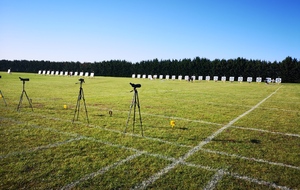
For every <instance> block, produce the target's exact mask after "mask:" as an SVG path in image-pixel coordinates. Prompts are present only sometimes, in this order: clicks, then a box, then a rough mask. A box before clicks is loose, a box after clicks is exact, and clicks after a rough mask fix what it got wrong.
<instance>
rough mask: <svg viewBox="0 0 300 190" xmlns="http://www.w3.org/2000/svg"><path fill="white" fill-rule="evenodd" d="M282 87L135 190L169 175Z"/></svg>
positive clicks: (144, 187)
mask: <svg viewBox="0 0 300 190" xmlns="http://www.w3.org/2000/svg"><path fill="white" fill-rule="evenodd" d="M280 88H281V87H279V88H277V90H276V91H275V92H273V93H271V94H270V95H269V96H268V97H266V98H264V99H263V100H262V101H260V102H259V103H258V104H256V105H255V106H253V107H252V108H251V109H250V110H248V111H246V112H245V113H243V114H241V115H239V116H238V117H237V118H235V119H233V120H232V121H230V122H229V123H228V124H227V125H225V126H223V127H222V128H220V129H219V130H217V131H216V132H215V133H213V134H212V135H211V136H209V137H207V138H206V139H205V140H203V141H201V142H200V143H199V144H198V145H197V146H195V147H193V148H192V149H190V150H189V151H188V152H187V153H186V154H185V155H183V156H182V157H180V158H179V159H178V160H176V161H175V162H173V163H171V164H170V165H168V166H167V167H165V168H163V169H162V170H161V171H159V172H158V173H156V174H154V175H152V176H151V177H150V178H148V179H146V180H145V181H143V182H141V183H140V184H138V185H137V186H135V187H134V189H146V188H147V187H148V186H149V185H150V184H153V183H154V182H155V181H156V180H157V179H159V178H160V177H161V176H163V175H164V174H166V173H168V172H169V171H170V170H172V169H173V168H175V167H176V166H177V165H178V164H179V163H180V162H182V161H185V160H186V159H187V158H189V157H190V156H192V155H193V154H194V153H196V152H197V151H198V150H200V149H201V148H202V147H203V146H204V145H206V144H208V143H209V142H210V141H212V139H214V138H215V137H216V136H217V135H219V134H220V133H222V132H223V131H224V130H225V129H227V128H228V127H230V126H232V125H233V124H234V123H235V122H236V121H238V120H239V119H241V118H242V117H244V116H245V115H247V114H249V113H250V112H252V111H253V110H255V109H256V108H257V107H258V106H260V105H261V104H262V103H264V102H265V101H266V100H267V99H269V98H270V97H271V96H272V95H274V94H275V93H276V92H277V91H278V90H279V89H280Z"/></svg>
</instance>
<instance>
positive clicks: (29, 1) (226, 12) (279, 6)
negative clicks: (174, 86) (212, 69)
mask: <svg viewBox="0 0 300 190" xmlns="http://www.w3.org/2000/svg"><path fill="white" fill-rule="evenodd" d="M299 10H300V1H298V0H181V1H179V0H0V59H8V60H20V59H27V60H49V61H80V62H94V61H104V60H116V59H118V60H127V61H131V62H140V61H142V60H152V59H155V58H157V59H159V60H161V59H171V60H172V59H184V58H191V59H193V58H195V57H197V56H198V57H200V58H208V59H210V60H214V59H231V58H233V59H234V58H237V57H244V58H246V59H259V60H266V61H271V62H273V61H282V60H283V59H285V58H286V57H287V56H291V57H293V58H297V59H298V60H299V59H300V11H299Z"/></svg>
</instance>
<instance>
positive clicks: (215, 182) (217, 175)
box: [204, 169, 225, 190]
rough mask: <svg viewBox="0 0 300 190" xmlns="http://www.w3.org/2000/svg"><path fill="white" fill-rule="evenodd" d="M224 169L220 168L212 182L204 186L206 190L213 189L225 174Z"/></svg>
mask: <svg viewBox="0 0 300 190" xmlns="http://www.w3.org/2000/svg"><path fill="white" fill-rule="evenodd" d="M224 174H225V173H224V171H223V170H222V169H221V170H218V171H217V172H216V173H215V175H214V176H213V177H212V179H211V180H210V182H208V183H207V185H206V186H205V187H204V190H213V189H214V188H215V187H216V185H217V184H218V182H219V181H221V179H222V178H223V176H224Z"/></svg>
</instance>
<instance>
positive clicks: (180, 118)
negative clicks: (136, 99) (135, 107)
mask: <svg viewBox="0 0 300 190" xmlns="http://www.w3.org/2000/svg"><path fill="white" fill-rule="evenodd" d="M142 115H149V116H154V117H161V118H166V119H177V120H183V121H191V122H196V123H204V124H209V125H217V126H223V124H219V123H213V122H209V121H203V120H196V119H187V118H182V117H172V116H165V115H157V114H150V113H143V114H142Z"/></svg>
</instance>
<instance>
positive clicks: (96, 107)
mask: <svg viewBox="0 0 300 190" xmlns="http://www.w3.org/2000/svg"><path fill="white" fill-rule="evenodd" d="M0 75H2V78H1V79H0V90H1V91H2V93H3V95H4V97H5V99H6V102H7V104H8V106H5V105H4V102H3V100H2V99H3V98H2V99H0V131H1V132H0V135H1V138H0V142H1V153H0V166H1V167H0V178H1V179H0V181H1V182H0V188H1V189H22V188H23V189H61V188H67V189H68V188H74V189H83V188H85V189H130V188H133V187H135V186H139V185H140V184H141V183H142V182H143V181H145V180H147V179H148V178H151V176H153V175H155V174H156V173H159V172H160V171H161V170H162V169H164V168H165V167H167V166H168V165H169V164H171V163H172V162H174V161H176V160H177V159H179V158H181V157H182V156H184V155H186V153H187V152H188V151H189V150H191V149H192V148H193V147H195V146H198V145H199V143H200V142H203V141H205V140H206V138H207V137H209V136H211V135H212V134H214V133H215V132H216V131H218V130H219V129H221V128H222V127H224V126H225V125H227V124H228V123H229V122H231V121H233V120H234V119H236V118H237V117H239V116H240V115H242V114H244V113H245V112H247V111H248V110H250V109H251V108H253V107H254V106H255V105H257V104H258V103H259V102H261V101H262V100H264V99H265V98H267V97H268V96H270V95H271V94H272V93H274V92H275V91H276V93H274V94H273V95H272V96H271V97H270V98H268V99H266V100H265V101H264V102H263V103H262V104H261V105H260V106H258V107H257V108H255V109H254V110H253V111H252V112H250V113H249V114H247V115H245V116H243V117H241V118H239V119H238V120H237V121H236V122H235V123H233V125H230V127H228V128H227V129H225V130H224V131H223V132H222V133H220V134H219V135H217V136H216V137H214V138H213V139H212V140H211V141H210V142H209V143H207V144H206V145H204V146H203V147H201V148H200V149H199V150H198V151H196V152H194V153H193V154H192V155H191V156H190V157H188V158H187V159H186V160H185V162H182V163H180V164H179V165H177V166H176V167H175V168H173V169H171V170H170V171H169V172H167V173H166V174H164V175H162V176H160V177H159V178H158V179H157V180H156V181H154V183H151V184H150V185H149V186H147V188H149V189H203V188H205V187H207V185H209V184H210V183H211V180H212V179H213V178H214V175H215V174H216V173H217V172H218V171H224V172H225V173H224V175H223V176H222V177H220V178H219V181H217V183H216V184H215V186H214V187H215V189H272V188H281V187H285V188H291V189H298V188H300V183H299V181H300V177H299V176H300V154H299V152H300V151H299V150H300V147H299V146H300V137H299V135H300V117H299V116H300V103H299V102H300V86H299V84H280V85H277V84H270V85H266V84H264V83H246V82H244V83H238V82H233V83H230V82H225V83H223V82H212V81H210V82H207V81H201V82H200V81H195V82H193V83H190V82H186V81H178V80H148V79H132V78H112V77H94V78H85V83H83V89H84V96H85V99H86V104H87V111H88V117H89V121H90V123H89V124H88V123H87V119H86V115H85V110H84V109H83V108H84V106H83V103H82V101H81V110H80V116H79V120H78V121H75V122H74V123H72V120H73V118H74V113H75V112H74V111H75V106H76V102H77V97H78V93H79V84H75V83H78V79H79V78H78V77H66V76H43V75H37V74H27V73H12V74H7V73H4V72H2V73H0ZM19 76H20V77H24V78H26V77H28V78H30V81H29V82H26V85H25V89H26V92H27V94H28V96H29V98H30V99H31V100H30V101H32V105H33V110H34V111H31V109H30V107H29V103H28V101H27V99H26V97H24V99H23V102H22V107H21V109H20V111H19V112H18V111H17V106H18V103H19V100H20V95H21V92H22V82H21V81H20V80H19V78H18V77H19ZM129 82H133V83H141V84H142V87H141V88H138V92H139V99H140V105H141V113H142V122H143V123H142V124H143V125H142V126H143V132H144V137H142V135H141V129H140V126H139V117H138V112H137V118H136V121H137V122H136V123H135V127H134V128H133V121H132V115H131V117H130V119H129V125H128V128H127V131H126V133H124V131H125V127H126V121H127V118H128V112H129V108H130V105H131V101H132V97H133V93H132V92H130V91H131V90H132V87H131V86H130V85H129ZM64 105H66V106H67V109H65V108H64ZM109 111H112V116H110V114H109ZM132 114H133V113H132ZM171 120H174V121H175V123H176V125H175V127H171V126H170V121H171Z"/></svg>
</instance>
